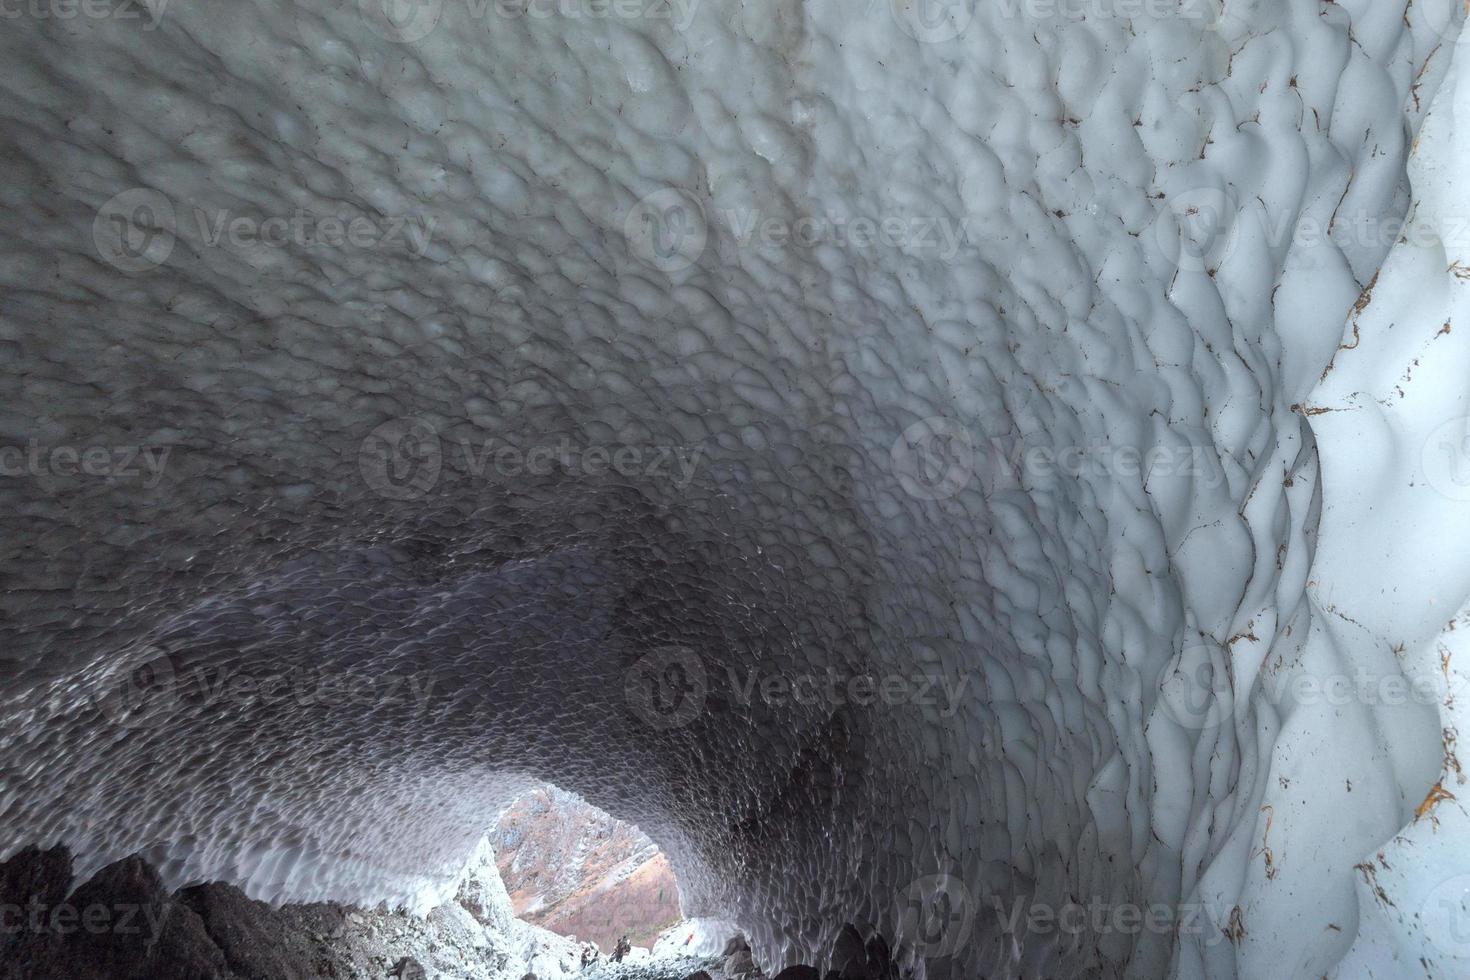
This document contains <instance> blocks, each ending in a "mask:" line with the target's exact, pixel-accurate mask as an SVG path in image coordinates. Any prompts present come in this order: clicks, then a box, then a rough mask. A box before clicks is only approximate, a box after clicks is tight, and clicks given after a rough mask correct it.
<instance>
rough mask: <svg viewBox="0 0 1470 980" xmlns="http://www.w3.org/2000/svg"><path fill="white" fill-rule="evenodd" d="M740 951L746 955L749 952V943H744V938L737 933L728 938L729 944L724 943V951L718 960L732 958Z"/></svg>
mask: <svg viewBox="0 0 1470 980" xmlns="http://www.w3.org/2000/svg"><path fill="white" fill-rule="evenodd" d="M742 950H744V951H745V952H747V953H748V952H750V943H748V942H746V941H745V937H744V936H742V935H740V934H738V933H737V934H736V935H733V936H731V937H730V941H729V942H727V943H725V949H724V951H723V952H721V953H720V959H724V958H725V957H727V956H734V955H735V954H736V953H738V952H740V951H742Z"/></svg>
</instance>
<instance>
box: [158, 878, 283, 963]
mask: <svg viewBox="0 0 1470 980" xmlns="http://www.w3.org/2000/svg"><path fill="white" fill-rule="evenodd" d="M176 897H177V898H178V900H179V902H180V904H182V905H183V906H185V907H186V908H188V909H190V910H191V911H193V912H194V914H195V915H197V916H199V919H200V921H201V922H203V924H204V929H205V932H207V933H208V934H209V938H210V939H212V940H213V941H214V944H215V945H216V946H218V947H219V948H220V951H221V952H222V953H224V956H225V962H226V963H227V964H228V965H229V967H230V969H231V970H233V971H234V972H235V973H237V974H239V975H240V976H241V977H244V978H248V980H310V978H311V977H312V974H311V973H309V972H308V971H307V969H306V968H305V967H304V966H303V965H302V964H301V963H300V962H299V961H296V962H293V961H292V958H290V957H289V956H288V954H287V953H286V952H285V951H284V950H282V949H281V948H280V942H279V940H278V939H276V938H275V937H276V936H277V935H278V934H279V932H280V929H279V927H277V926H275V925H274V923H273V922H272V919H273V917H274V913H273V912H272V910H271V908H270V906H268V905H266V904H265V903H264V902H255V901H251V900H250V899H248V898H246V897H245V893H244V892H242V891H240V889H238V888H236V887H234V886H233V885H224V884H220V883H219V882H214V883H211V884H208V885H199V886H197V887H194V888H185V889H183V890H182V891H180V892H179V893H178V895H177V896H176Z"/></svg>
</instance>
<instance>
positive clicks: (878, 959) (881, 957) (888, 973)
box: [867, 934, 895, 980]
mask: <svg viewBox="0 0 1470 980" xmlns="http://www.w3.org/2000/svg"><path fill="white" fill-rule="evenodd" d="M867 954H868V976H870V977H873V978H875V980H891V978H892V977H893V976H894V974H895V970H894V967H893V956H892V954H891V953H890V952H889V949H888V941H887V940H886V939H884V938H883V937H882V936H880V935H877V934H874V935H873V936H872V937H871V938H869V939H868V945H867Z"/></svg>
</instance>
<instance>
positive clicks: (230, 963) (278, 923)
mask: <svg viewBox="0 0 1470 980" xmlns="http://www.w3.org/2000/svg"><path fill="white" fill-rule="evenodd" d="M494 860H495V859H494V853H493V851H492V850H491V849H490V846H489V843H488V841H487V842H486V843H485V844H483V845H482V847H481V850H480V852H478V853H477V855H476V858H475V860H474V861H473V862H472V863H471V865H470V867H469V868H468V869H467V872H466V875H465V878H464V879H463V881H462V882H461V883H460V887H459V889H458V891H457V893H456V895H455V896H454V898H453V899H452V900H451V901H448V902H445V903H444V904H443V905H440V906H439V907H438V908H436V909H434V910H433V911H432V912H431V913H430V914H429V915H427V916H414V915H410V914H408V913H406V912H401V911H391V910H388V909H383V908H379V909H360V908H352V907H347V906H342V905H339V904H337V903H334V902H318V903H311V904H302V905H287V906H283V907H281V908H272V907H271V906H269V905H266V904H265V903H263V902H256V901H252V900H251V899H249V898H247V897H246V896H245V894H244V893H243V892H241V891H240V890H239V889H238V888H235V887H234V886H232V885H225V884H221V883H219V882H213V883H210V884H205V885H198V886H194V887H190V888H183V889H180V890H178V891H176V892H173V893H170V892H169V891H168V890H167V889H166V888H165V887H164V885H163V882H162V879H161V878H160V877H159V875H158V873H157V871H156V870H155V869H154V868H153V867H152V866H150V865H149V864H148V863H147V862H145V861H143V860H142V859H141V858H138V857H131V858H126V859H124V860H122V861H118V862H116V863H115V864H111V865H109V866H107V867H106V868H103V869H102V870H101V871H99V872H98V873H97V874H96V875H94V876H93V877H92V878H91V879H90V880H89V881H87V882H86V883H84V884H82V885H80V886H79V887H77V888H75V889H74V890H73V888H72V883H73V882H72V878H73V876H72V860H71V855H70V854H69V853H68V852H67V851H66V850H65V849H64V848H56V849H53V850H48V851H39V850H34V849H33V850H27V851H22V852H20V853H19V854H16V855H14V856H13V857H12V858H11V859H10V860H8V861H6V862H4V863H0V980H316V978H323V977H325V978H331V980H368V978H382V977H387V976H389V975H397V976H399V978H400V980H528V978H534V980H571V978H573V977H575V978H577V980H686V978H687V980H764V974H762V973H761V972H760V970H759V969H758V968H757V966H756V964H755V962H754V960H753V958H752V957H751V952H750V948H749V947H748V946H747V945H746V943H745V941H744V939H743V938H740V937H738V936H737V937H734V938H732V939H730V940H729V942H728V943H726V945H725V946H724V948H723V949H722V950H721V951H720V953H719V954H717V955H712V956H696V955H680V954H677V953H661V954H660V955H657V956H655V955H652V954H650V952H649V951H648V950H646V949H637V950H635V951H634V955H633V956H631V957H629V958H628V959H626V960H625V961H623V962H621V963H612V962H610V961H609V960H608V958H607V957H602V958H601V959H600V960H599V961H598V962H596V963H594V964H592V965H591V966H588V967H587V968H585V969H584V968H583V967H582V965H581V958H582V953H583V951H584V949H586V948H587V947H586V946H584V945H583V944H579V943H577V942H575V941H573V940H571V939H568V938H564V937H562V936H558V935H555V934H554V933H551V932H548V931H547V930H545V929H541V928H539V927H537V926H534V925H531V924H529V923H526V922H522V921H521V920H519V919H516V918H515V917H514V915H513V914H512V911H511V905H510V899H509V897H508V895H507V894H506V891H505V886H504V885H503V884H502V882H501V880H500V876H499V874H498V873H496V869H495V863H494ZM685 927H686V928H687V924H685ZM405 960H406V961H407V963H405ZM829 960H830V963H831V966H832V967H833V969H831V970H829V972H828V973H827V974H826V980H899V977H898V974H897V971H896V970H895V969H894V967H893V964H892V963H891V962H890V961H889V959H888V952H887V947H886V946H885V945H883V943H882V940H881V939H875V938H870V939H869V940H868V941H867V942H866V943H864V941H863V938H862V937H861V936H860V935H859V934H858V932H857V931H856V930H855V929H853V928H852V927H848V928H847V929H846V930H844V932H843V935H842V936H841V937H839V939H838V942H837V945H836V947H835V948H834V950H833V952H832V955H831V957H829ZM400 966H402V969H401V970H400V971H399V972H398V973H396V974H395V973H394V970H395V967H400ZM416 971H421V972H416ZM775 980H822V975H821V974H819V973H818V971H817V970H816V969H814V968H811V967H790V968H788V969H786V970H783V971H781V972H780V973H779V974H777V975H776V978H775Z"/></svg>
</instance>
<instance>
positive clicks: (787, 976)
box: [776, 966, 822, 980]
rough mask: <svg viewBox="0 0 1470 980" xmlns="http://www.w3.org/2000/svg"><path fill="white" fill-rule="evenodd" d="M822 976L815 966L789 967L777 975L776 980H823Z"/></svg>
mask: <svg viewBox="0 0 1470 980" xmlns="http://www.w3.org/2000/svg"><path fill="white" fill-rule="evenodd" d="M821 976H822V975H821V974H820V973H818V972H817V968H816V967H814V966H788V967H787V968H786V969H784V970H782V971H781V972H780V973H778V974H776V980H821Z"/></svg>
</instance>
